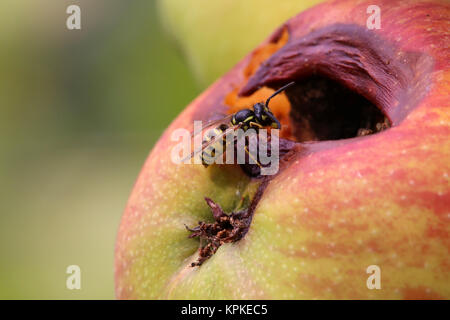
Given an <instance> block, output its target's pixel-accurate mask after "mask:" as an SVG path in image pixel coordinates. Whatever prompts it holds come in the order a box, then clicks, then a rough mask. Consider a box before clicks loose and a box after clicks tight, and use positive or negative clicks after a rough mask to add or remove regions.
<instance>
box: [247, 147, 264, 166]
mask: <svg viewBox="0 0 450 320" xmlns="http://www.w3.org/2000/svg"><path fill="white" fill-rule="evenodd" d="M244 150H245V152H246V153H247V154H248V156H249V157H250V158H252V159H253V161H255V162H256V164H257V165H258V167H260V168H261V167H262V166H261V164H260V163H259V161H258V160H257V159H255V158H254V157H253V156H252V154H251V152H250V151H249V150H248V146H245V147H244Z"/></svg>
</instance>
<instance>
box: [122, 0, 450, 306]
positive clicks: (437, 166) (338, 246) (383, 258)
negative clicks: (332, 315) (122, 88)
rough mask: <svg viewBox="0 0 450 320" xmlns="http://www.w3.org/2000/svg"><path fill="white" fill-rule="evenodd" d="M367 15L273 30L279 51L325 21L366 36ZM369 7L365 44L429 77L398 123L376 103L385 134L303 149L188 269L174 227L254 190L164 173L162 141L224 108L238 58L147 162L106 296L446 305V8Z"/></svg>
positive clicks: (346, 7) (352, 11)
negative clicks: (234, 235)
mask: <svg viewBox="0 0 450 320" xmlns="http://www.w3.org/2000/svg"><path fill="white" fill-rule="evenodd" d="M371 4H373V1H333V2H328V3H324V4H322V5H319V6H317V7H314V8H312V9H310V10H308V11H306V12H304V13H302V14H300V15H298V16H297V17H294V18H293V19H291V20H290V21H288V22H287V23H286V25H285V26H287V27H288V30H289V42H291V41H294V40H295V39H300V38H301V37H303V36H305V35H307V34H308V33H310V32H312V31H313V30H317V29H319V28H321V27H324V26H327V25H331V24H334V23H345V24H351V25H358V26H361V27H365V26H366V20H367V17H368V14H366V8H367V7H368V6H369V5H371ZM376 4H377V5H378V6H379V7H380V8H381V29H380V30H373V31H372V32H374V33H376V35H377V36H380V37H381V38H382V39H385V40H386V41H387V42H389V43H391V44H393V45H394V46H395V47H396V48H397V49H398V50H401V51H405V52H407V51H411V52H419V53H423V54H424V55H426V56H428V57H430V58H431V60H432V62H433V63H432V69H431V70H430V71H429V73H427V74H425V73H424V74H420V73H419V74H418V75H417V77H425V76H426V77H428V78H429V83H428V85H427V87H426V88H425V91H426V92H425V93H424V95H423V97H422V98H421V99H420V100H418V101H417V103H416V105H415V106H414V108H413V107H412V106H411V108H410V109H408V110H407V112H406V113H405V116H404V117H403V119H400V118H399V119H397V118H396V117H395V114H396V112H394V111H392V110H395V108H396V107H399V106H398V105H395V104H394V105H391V106H386V105H385V107H386V108H388V109H389V110H387V111H386V110H384V111H386V113H387V114H388V115H389V112H392V115H393V116H391V117H390V118H391V120H392V121H393V123H394V126H393V127H392V128H390V129H388V130H385V131H382V132H380V133H378V134H374V135H370V136H365V137H358V138H353V139H347V140H339V141H332V142H327V141H323V142H317V143H312V144H310V145H302V150H303V152H298V153H296V154H295V155H294V156H293V157H292V158H291V159H290V160H289V165H288V166H286V168H285V169H283V170H282V171H281V172H280V173H279V174H278V175H276V176H275V177H273V179H272V180H271V181H270V183H269V185H268V187H267V189H266V190H265V192H264V194H263V197H262V199H261V201H260V202H259V204H258V207H257V208H256V211H255V213H254V217H253V222H252V225H251V227H250V229H249V231H248V233H247V235H246V236H245V237H244V238H243V239H242V240H240V241H239V242H236V243H233V244H226V245H223V246H222V247H220V248H219V250H218V251H217V253H216V254H215V255H214V256H213V257H211V258H210V259H209V260H207V261H206V262H205V263H204V264H203V265H202V266H200V267H196V268H192V267H190V266H189V264H190V263H191V262H192V261H195V260H196V258H197V251H198V246H199V243H198V240H195V239H188V238H187V236H188V235H189V233H188V232H187V231H186V230H185V228H184V225H183V224H187V225H188V226H194V225H196V223H197V222H198V221H199V220H208V221H211V220H212V217H211V213H210V211H209V210H208V208H207V206H206V204H205V202H204V197H205V196H207V197H210V198H212V199H213V200H214V201H216V202H217V203H219V204H220V205H221V206H222V207H223V208H224V209H225V210H228V211H230V210H232V209H233V208H234V206H235V204H236V201H237V199H238V198H239V195H242V194H245V193H249V194H252V193H253V192H254V190H255V188H256V186H257V184H258V183H257V182H255V181H254V180H251V179H250V178H248V177H246V176H245V175H244V174H243V173H242V171H241V169H240V168H239V167H237V166H232V165H230V166H223V165H221V166H219V165H214V166H211V167H210V168H208V169H205V168H203V167H202V166H201V165H176V164H173V163H172V162H171V160H170V156H171V149H172V147H173V146H174V145H175V144H176V142H172V141H171V139H170V135H171V132H172V131H173V130H174V129H177V128H192V124H193V121H194V120H207V119H208V118H210V117H211V116H212V115H213V113H214V112H224V111H226V110H227V108H228V107H227V106H226V105H225V104H224V99H225V97H226V96H227V94H229V93H230V92H231V91H232V90H233V89H235V86H240V85H241V84H242V83H243V82H245V81H246V78H245V76H244V72H243V71H244V69H245V68H246V66H247V65H248V64H249V62H250V61H251V59H252V54H250V55H249V56H247V57H246V58H245V59H243V61H241V62H240V63H239V64H238V65H237V66H235V67H234V68H233V69H232V70H231V71H230V72H229V73H228V74H227V75H225V76H224V77H222V78H221V79H219V80H218V81H217V82H216V83H215V84H213V85H212V86H211V87H210V88H209V89H208V90H206V91H205V92H204V93H203V94H202V95H200V96H199V97H198V98H197V99H196V100H195V101H193V102H192V103H191V104H190V105H189V106H188V107H187V108H186V110H185V111H184V112H183V113H182V114H181V115H180V116H179V117H178V118H177V119H176V120H175V121H174V122H173V123H172V124H171V126H170V127H169V128H168V129H167V130H166V132H165V133H164V134H163V136H162V137H161V139H160V140H159V141H158V143H157V144H156V146H155V147H154V149H153V150H152V152H151V154H150V155H149V157H148V159H147V161H146V163H145V165H144V167H143V169H142V171H141V173H140V175H139V177H138V179H137V182H136V185H135V186H134V189H133V191H132V193H131V196H130V199H129V201H128V204H127V206H126V210H125V213H124V215H123V218H122V222H121V225H120V228H119V232H118V236H117V243H116V251H115V284H116V295H117V298H119V299H197V298H201V299H260V298H264V299H449V298H450V272H449V271H450V270H449V269H450V260H449V247H450V240H449V221H450V193H449V189H450V180H449V179H450V177H449V176H450V161H449V159H450V142H449V141H450V140H449V137H450V112H449V107H450V106H449V101H450V100H449V89H450V74H449V61H450V52H449V42H450V40H449V37H450V35H449V31H448V30H449V28H448V27H449V25H448V21H449V18H450V7H449V5H448V2H447V3H445V1H442V2H439V1H431V2H428V1H391V0H385V1H382V0H378V1H377V2H376ZM276 34H277V32H275V35H274V36H272V37H271V38H269V39H268V40H267V41H266V42H264V43H263V44H261V46H260V47H259V48H258V49H257V50H259V49H261V48H264V47H265V46H267V45H268V44H269V43H270V42H271V41H273V39H274V37H276ZM289 42H288V43H289ZM255 52H256V51H255ZM261 79H262V80H261ZM266 80H267V79H266ZM252 81H253V82H254V84H257V83H258V81H260V82H261V83H262V82H264V81H265V80H264V79H263V77H261V78H259V80H258V79H256V80H255V79H254V78H253V80H252V79H251V80H250V82H252ZM269 82H270V81H269ZM267 83H268V82H267ZM249 90H250V89H249ZM412 90H414V88H413V89H412ZM417 90H419V89H417ZM421 90H422V89H421ZM250 91H251V90H250ZM391 103H392V102H391ZM400 107H402V108H407V107H408V102H407V103H406V107H405V104H404V105H403V106H400ZM405 110H406V109H405ZM370 265H377V266H379V267H380V269H381V289H379V290H377V289H374V290H369V289H368V288H367V286H366V281H367V278H368V277H369V274H367V273H366V269H367V267H368V266H370Z"/></svg>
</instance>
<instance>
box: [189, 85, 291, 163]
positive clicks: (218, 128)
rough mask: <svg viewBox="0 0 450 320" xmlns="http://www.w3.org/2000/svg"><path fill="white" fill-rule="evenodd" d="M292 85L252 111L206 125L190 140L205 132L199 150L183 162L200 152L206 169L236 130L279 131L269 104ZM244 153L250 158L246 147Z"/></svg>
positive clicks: (282, 88) (221, 151)
mask: <svg viewBox="0 0 450 320" xmlns="http://www.w3.org/2000/svg"><path fill="white" fill-rule="evenodd" d="M294 84H295V82H290V83H288V84H287V85H285V86H283V87H281V88H280V89H278V90H277V91H275V92H274V93H273V94H272V95H271V96H270V97H269V98H267V100H266V102H265V103H262V102H258V103H256V104H254V105H253V107H252V109H243V110H239V111H238V112H236V113H234V114H231V115H228V116H226V117H224V118H222V119H219V120H215V121H212V122H210V123H208V124H206V125H205V126H204V127H203V128H202V130H201V131H200V132H194V133H193V134H192V137H191V138H195V136H196V135H197V134H201V133H202V132H206V134H205V135H204V136H205V138H204V139H203V141H202V146H201V148H200V149H198V150H194V151H193V152H192V153H191V154H190V156H189V157H187V158H186V159H184V160H187V159H192V158H193V157H194V156H195V155H196V154H198V153H200V152H201V162H202V164H203V165H204V166H205V167H208V166H209V164H211V163H213V162H214V159H215V158H217V157H219V156H220V155H222V154H223V153H224V152H225V150H226V147H227V143H226V139H225V138H226V136H227V135H228V134H229V133H231V132H234V131H235V130H238V129H242V130H243V131H244V132H245V131H247V130H249V129H255V131H256V133H257V132H258V130H259V129H261V128H265V127H270V128H273V129H281V123H280V121H278V119H277V118H276V117H275V116H274V114H273V113H272V112H271V111H270V109H269V102H270V100H271V99H272V98H273V97H275V96H276V95H278V94H279V93H281V92H283V91H284V90H286V89H287V88H289V87H290V86H292V85H294ZM234 142H236V141H234ZM218 150H220V151H218ZM245 152H246V153H247V154H248V155H249V156H250V157H251V154H250V153H249V151H248V148H247V147H245ZM252 158H253V157H252ZM253 160H254V161H255V163H257V164H258V161H257V160H255V159H254V158H253ZM258 165H259V164H258Z"/></svg>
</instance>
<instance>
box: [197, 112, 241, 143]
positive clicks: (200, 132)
mask: <svg viewBox="0 0 450 320" xmlns="http://www.w3.org/2000/svg"><path fill="white" fill-rule="evenodd" d="M233 116H234V114H229V115H227V116H224V117H222V118H220V119H217V120H212V121H209V122H207V123H206V124H205V125H204V126H202V128H201V129H200V130H195V129H196V128H194V131H193V132H192V134H191V139H193V138H195V137H196V136H198V135H200V136H201V137H203V133H204V132H205V131H209V130H210V129H214V128H217V127H218V126H220V125H222V124H226V125H229V124H230V123H231V119H232V118H233Z"/></svg>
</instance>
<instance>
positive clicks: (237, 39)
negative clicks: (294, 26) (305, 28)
mask: <svg viewBox="0 0 450 320" xmlns="http://www.w3.org/2000/svg"><path fill="white" fill-rule="evenodd" d="M322 1H323V0H322ZM319 2H321V1H320V0H283V1H277V2H276V3H274V1H273V0H214V1H204V0H188V1H186V0H158V8H159V13H160V16H161V21H162V23H163V24H164V26H165V27H166V29H167V30H168V32H169V34H170V35H171V36H172V37H173V38H174V39H175V41H176V43H177V45H178V46H179V47H180V48H181V50H182V52H183V54H184V55H185V57H186V59H187V61H188V63H189V65H190V67H191V69H192V70H193V72H194V74H195V76H196V78H197V79H198V81H199V83H200V84H201V85H202V86H205V85H208V84H210V83H212V82H213V81H215V80H216V79H218V78H219V77H220V76H221V75H223V74H224V73H225V72H226V71H228V70H229V69H230V68H231V67H232V66H233V65H235V64H236V63H237V62H238V61H239V60H241V59H242V58H243V57H244V56H245V55H246V54H247V53H248V52H249V51H250V50H251V49H253V48H254V47H255V46H256V45H257V44H259V43H260V42H261V41H262V40H264V39H265V38H266V37H267V36H268V35H269V34H270V33H271V32H272V30H274V29H275V28H276V27H277V26H279V25H280V24H281V23H283V22H284V21H286V20H287V19H289V18H290V17H292V16H293V15H295V14H297V13H298V12H301V11H303V10H305V9H307V8H309V7H311V6H313V5H315V4H317V3H319Z"/></svg>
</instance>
